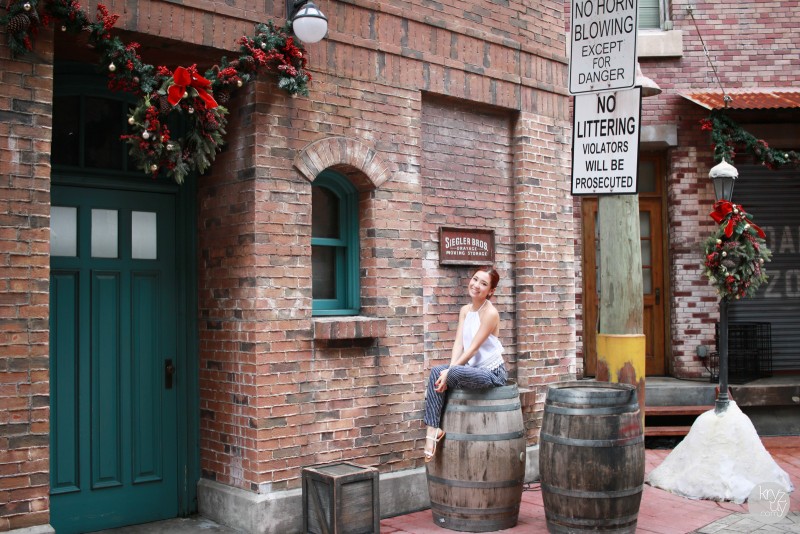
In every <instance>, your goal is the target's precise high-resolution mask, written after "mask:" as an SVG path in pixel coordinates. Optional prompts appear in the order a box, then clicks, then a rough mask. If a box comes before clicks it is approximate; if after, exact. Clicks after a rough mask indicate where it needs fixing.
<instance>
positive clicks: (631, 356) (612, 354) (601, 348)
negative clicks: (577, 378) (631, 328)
mask: <svg viewBox="0 0 800 534" xmlns="http://www.w3.org/2000/svg"><path fill="white" fill-rule="evenodd" d="M644 373H645V337H644V334H600V333H598V334H597V381H598V382H612V383H617V384H631V385H633V386H635V387H636V397H637V398H638V399H639V416H640V417H641V419H642V432H644V412H645V399H644Z"/></svg>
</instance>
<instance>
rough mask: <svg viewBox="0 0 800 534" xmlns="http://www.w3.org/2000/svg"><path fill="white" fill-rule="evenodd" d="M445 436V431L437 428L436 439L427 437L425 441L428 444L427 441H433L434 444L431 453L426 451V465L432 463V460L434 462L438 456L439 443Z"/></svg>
mask: <svg viewBox="0 0 800 534" xmlns="http://www.w3.org/2000/svg"><path fill="white" fill-rule="evenodd" d="M444 434H445V432H444V430H442V429H441V428H437V429H436V437H433V436H425V441H426V442H427V440H431V441H432V442H433V448H431V450H430V452H429V451H425V463H426V464H427V463H428V462H430V461H431V460H433V457H434V456H436V448H437V446H438V445H439V442H440V441H442V440H443V439H444Z"/></svg>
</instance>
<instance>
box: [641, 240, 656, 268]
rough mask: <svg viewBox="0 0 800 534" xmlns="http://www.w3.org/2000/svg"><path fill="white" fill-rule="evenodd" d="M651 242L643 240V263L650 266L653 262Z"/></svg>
mask: <svg viewBox="0 0 800 534" xmlns="http://www.w3.org/2000/svg"><path fill="white" fill-rule="evenodd" d="M650 245H651V243H650V241H649V240H642V265H646V266H650V264H651V263H652V261H653V260H652V256H651V254H652V252H651V250H650V249H651V246H650Z"/></svg>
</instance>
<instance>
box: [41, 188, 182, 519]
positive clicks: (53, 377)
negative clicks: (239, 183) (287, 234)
mask: <svg viewBox="0 0 800 534" xmlns="http://www.w3.org/2000/svg"><path fill="white" fill-rule="evenodd" d="M175 209H176V208H175V195H170V194H164V193H154V192H142V191H120V190H112V189H100V188H91V187H75V186H67V185H54V186H53V190H52V211H51V278H50V308H51V311H50V347H51V349H50V409H51V428H50V436H51V438H50V440H51V442H50V445H51V449H50V484H51V491H50V493H51V503H50V506H51V524H52V525H53V526H54V527H55V529H56V532H58V534H69V533H73V532H88V531H93V530H98V529H103V528H110V527H116V526H123V525H129V524H136V523H144V522H148V521H154V520H158V519H164V518H170V517H175V516H176V515H177V514H178V498H179V494H178V469H179V467H178V465H179V464H178V446H177V443H178V436H177V430H176V429H177V427H178V424H177V423H178V421H177V416H176V406H177V402H176V401H177V394H176V391H177V387H176V386H177V382H178V381H179V380H181V376H184V377H185V374H182V372H181V371H182V370H181V369H178V368H177V365H176V364H177V361H176V324H177V320H176V319H177V318H176V289H175V288H176V283H175V276H176V267H175V266H176V257H175V245H176V243H175V230H174V228H175ZM170 363H171V364H172V366H173V367H174V368H175V372H174V373H173V374H170V373H169V372H168V367H169V366H170ZM170 381H171V383H170Z"/></svg>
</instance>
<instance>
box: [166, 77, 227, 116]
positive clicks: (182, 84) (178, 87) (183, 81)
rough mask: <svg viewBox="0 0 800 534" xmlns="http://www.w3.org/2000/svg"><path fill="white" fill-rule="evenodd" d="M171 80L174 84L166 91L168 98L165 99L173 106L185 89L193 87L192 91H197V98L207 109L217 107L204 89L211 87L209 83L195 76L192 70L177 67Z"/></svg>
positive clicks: (181, 96) (215, 102)
mask: <svg viewBox="0 0 800 534" xmlns="http://www.w3.org/2000/svg"><path fill="white" fill-rule="evenodd" d="M173 80H174V81H175V83H174V84H173V85H171V86H170V88H169V91H168V95H169V96H168V98H167V100H169V103H170V104H172V105H173V106H174V105H175V104H177V103H178V102H180V101H181V98H183V94H184V93H185V92H186V88H187V87H194V90H195V91H197V96H199V97H200V98H201V99H202V100H203V102H205V104H206V107H207V108H208V109H214V108H215V107H217V105H218V104H217V101H216V100H214V97H213V96H211V95H210V94H208V92H207V91H206V89H208V88H210V87H211V82H210V81H208V80H206V79H205V78H203V77H202V76H200V75H199V74H197V72H195V71H194V69H192V70H189V69H185V68H183V67H178V68H177V69H175V74H174V75H173Z"/></svg>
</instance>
